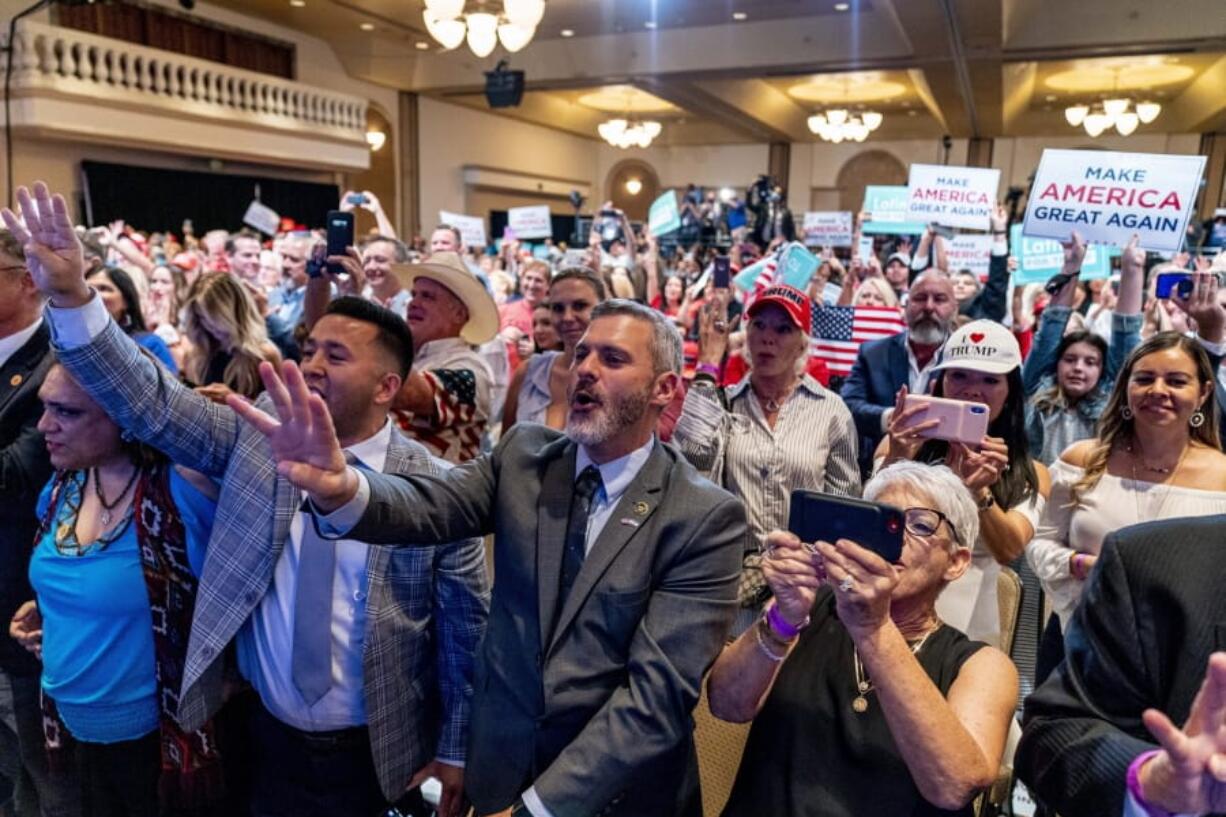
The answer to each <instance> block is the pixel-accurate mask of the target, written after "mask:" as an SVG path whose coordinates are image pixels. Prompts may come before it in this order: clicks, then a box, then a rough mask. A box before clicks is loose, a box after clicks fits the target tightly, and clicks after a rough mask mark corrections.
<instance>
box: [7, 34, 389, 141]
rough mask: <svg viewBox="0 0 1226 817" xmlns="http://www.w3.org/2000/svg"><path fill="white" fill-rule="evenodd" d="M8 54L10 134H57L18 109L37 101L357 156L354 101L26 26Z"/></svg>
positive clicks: (361, 117)
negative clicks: (297, 141) (285, 139)
mask: <svg viewBox="0 0 1226 817" xmlns="http://www.w3.org/2000/svg"><path fill="white" fill-rule="evenodd" d="M14 45H15V49H14V52H13V81H12V94H13V103H14V114H13V115H14V126H15V127H25V128H30V129H35V130H39V129H44V130H45V129H47V128H48V127H51V128H52V129H58V130H63V129H64V124H65V123H62V122H59V123H49V122H44V121H37V117H36V116H33V117H32V111H31V110H26V111H24V116H23V111H21V110H19V109H18V107H17V106H18V103H19V102H21V101H23V100H24V99H37V98H39V97H40V96H45V97H50V98H55V99H59V100H65V99H67V100H75V101H81V102H84V101H88V102H89V103H90V104H93V105H95V106H102V107H103V108H108V107H109V108H113V109H117V110H128V111H136V112H144V113H150V112H159V113H164V114H165V116H166V117H167V118H168V119H171V118H178V119H184V118H186V119H191V120H196V121H201V120H204V121H209V122H211V123H213V124H224V125H229V126H238V127H245V128H249V129H257V130H263V131H266V132H269V133H272V134H280V135H285V136H291V135H292V136H302V137H307V138H309V139H311V140H321V139H322V140H325V141H328V142H332V143H335V144H337V145H338V146H339V145H344V146H345V147H346V148H360V149H361V150H365V149H366V142H365V134H366V105H367V103H366V100H364V99H362V98H360V97H356V96H350V95H347V94H341V93H336V92H333V91H326V90H321V89H319V88H316V87H313V86H310V85H306V84H303V83H298V82H291V81H288V80H283V79H279V78H276V77H270V76H268V75H266V74H258V73H255V72H252V71H245V70H242V69H238V68H230V67H228V66H225V65H220V64H218V63H214V62H208V61H205V60H199V59H195V58H193V57H187V56H183V55H180V54H174V53H172V52H169V51H161V50H159V49H154V48H146V47H144V46H140V45H134V44H132V43H128V42H124V41H121V40H114V39H110V38H107V37H100V36H97V35H94V34H89V33H86V32H82V31H76V30H73V29H68V28H60V27H58V26H52V25H47V24H44V23H37V22H32V21H23V22H22V23H21V24H20V26H19V28H18V30H17V33H16V37H15V39H14ZM2 69H3V64H2V62H0V73H2ZM98 115H99V116H104V115H105V114H104V112H103V111H99V113H98ZM31 118H34V119H35V120H36V121H30V120H31ZM96 125H97V122H96V121H95V122H94V123H92V124H91V127H95V126H96ZM132 136H133V137H135V138H136V139H137V140H138V141H139V137H140V134H132ZM202 147H203V146H202ZM345 153H346V154H348V151H345ZM338 158H339V157H338ZM325 163H326V162H325ZM339 164H341V165H348V164H352V162H351V161H344V160H342V161H340V162H339Z"/></svg>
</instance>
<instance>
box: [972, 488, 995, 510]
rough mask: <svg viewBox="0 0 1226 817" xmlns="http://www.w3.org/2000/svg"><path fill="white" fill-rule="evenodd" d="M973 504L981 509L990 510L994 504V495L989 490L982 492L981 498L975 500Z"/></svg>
mask: <svg viewBox="0 0 1226 817" xmlns="http://www.w3.org/2000/svg"><path fill="white" fill-rule="evenodd" d="M975 504H976V505H977V506H978V507H979V510H981V511H990V510H992V506H993V505H995V504H996V497H995V496H993V495H992V492H991V491H990V490H989V491H986V492H984V495H983V498H981V499H977V500H975Z"/></svg>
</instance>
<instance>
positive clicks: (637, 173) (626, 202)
mask: <svg viewBox="0 0 1226 817" xmlns="http://www.w3.org/2000/svg"><path fill="white" fill-rule="evenodd" d="M658 195H660V179H659V177H658V176H656V171H655V170H654V169H653V168H652V167H651V165H649V164H647V163H646V162H644V161H643V160H642V159H624V160H622V161H620V162H618V163H617V164H615V165H614V166H613V169H612V170H610V171H609V176H608V178H607V179H606V181H605V199H606V200H607V201H612V202H613V206H614V207H617V208H618V209H620V210H623V211H624V212H625V213H626V216H627V217H628V218H629V219H630V220H631V221H646V220H647V211H648V209H649V208H650V207H651V203H652V202H653V201H655V199H656V197H657V196H658ZM591 206H592V207H593V208H596V207H599V206H600V202H591Z"/></svg>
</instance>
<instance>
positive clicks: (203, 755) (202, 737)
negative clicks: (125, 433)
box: [39, 464, 224, 812]
mask: <svg viewBox="0 0 1226 817" xmlns="http://www.w3.org/2000/svg"><path fill="white" fill-rule="evenodd" d="M171 467H172V466H170V465H166V464H162V465H157V466H154V467H152V468H147V469H145V470H144V472H143V473H142V474H141V476H140V478H139V479H138V480H137V482H136V493H135V496H134V497H133V499H132V503H133V523H134V524H135V526H136V541H137V544H138V546H139V548H140V558H141V568H142V570H143V571H144V575H145V588H146V589H147V591H148V593H149V612H150V613H151V614H152V616H153V652H154V662H155V667H156V671H157V686H158V706H159V708H160V710H161V717H160V732H161V747H162V774H161V780H160V784H159V789H160V796H161V801H162V805H163V808H164V809H168V810H171V811H176V812H181V811H185V812H195V811H204V810H206V809H207V808H208V807H209V805H210V804H213V803H216V802H218V801H220V800H221V798H222V796H223V794H224V789H223V786H222V779H221V763H220V761H219V759H218V754H217V745H216V743H215V742H214V738H213V728H212V725H211V724H210V723H206V724H205V725H204V726H203V727H201V728H200V729H199V730H197V731H195V732H184V731H183V730H182V729H180V728H179V725H178V723H177V722H176V721H175V717H174V716H175V712H176V711H177V709H178V705H179V689H180V688H181V685H182V682H183V666H184V663H185V662H186V659H187V639H188V635H189V634H190V633H191V624H192V612H193V610H194V609H195V606H196V586H197V582H196V577H195V576H194V575H193V574H192V571H191V567H190V565H189V564H188V560H187V536H186V531H185V530H184V527H183V519H182V518H181V517H180V516H179V510H178V508H177V507H176V506H175V503H174V498H173V497H172V496H171V493H170V469H171ZM70 477H71V473H70V472H63V471H61V472H58V473H57V474H56V476H55V484H54V486H53V487H52V491H51V500H50V502H48V503H47V511H46V514H45V515H44V517H43V520H42V530H41V531H40V533H39V538H40V539H41V538H42V536H44V535H45V534H46V532H47V531H49V530H52V529H53V526H54V524H55V517H56V509H57V506H58V505H59V497H60V493H61V490H62V488H63V487H64V485H65V483H66V482H67V481H68V479H69V478H70ZM43 715H44V718H43V724H44V736H45V738H46V741H47V748H48V750H49V751H51V752H52V753H54V752H55V750H59V749H63V748H64V747H65V746H66V745H67V744H68V741H69V740H70V738H71V735H70V733H69V731H68V729H67V728H65V727H64V725H63V723H62V721H60V718H59V715H58V713H57V712H56V710H55V702H54V701H52V700H51V699H50V698H48V697H47V696H46V695H44V696H43Z"/></svg>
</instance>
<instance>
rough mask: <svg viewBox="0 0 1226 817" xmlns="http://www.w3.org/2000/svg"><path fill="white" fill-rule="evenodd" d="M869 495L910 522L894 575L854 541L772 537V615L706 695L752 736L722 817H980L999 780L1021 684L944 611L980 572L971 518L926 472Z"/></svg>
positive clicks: (905, 471) (876, 485)
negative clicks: (988, 791)
mask: <svg viewBox="0 0 1226 817" xmlns="http://www.w3.org/2000/svg"><path fill="white" fill-rule="evenodd" d="M864 496H865V498H866V499H869V500H872V501H876V502H882V503H886V504H889V505H893V506H895V507H897V508H900V509H905V510H904V520H905V521H904V534H903V548H902V555H901V557H900V558H899V560H898V561H897V562H895V563H893V564H891V563H888V562H886V561H885V560H884V559H882V558H881V557H880V556H878V555H877V554H876V553H874V552H873V551H871V550H869V549H867V548H864V547H861V546H860V545H859V544H858V543H856V542H853V541H849V540H847V539H840V540H838V541H836V542H833V543H829V542H816V543H806V544H802V543H801V542H800V541H799V540H798V539H797V537H796V536H794V535H792V534H790V533H785V532H783V531H772V532H771V533H770V534H769V535H768V536H767V538H766V541H765V544H766V547H767V550H766V556H765V558H764V559H763V562H762V564H763V568H762V570H763V573H764V575H765V577H766V581H767V582H768V583H769V585H770V588H771V591H772V593H773V594H774V597H775V601H773V602H772V603H771V606H770V608H768V610H767V612H766V614H765V615H764V616H762V617H761V618H760V619H759V622H758V623H757V624H756V625H754V627H753V629H752V630H751V631H748V632H746V633H744V634H743V635H742V636H741V637H740V638H738V639H737V640H736V641H735V642H733V643H732V644H730V645H729V646H728V647H726V648H725V649H724V651H723V653H721V654H720V656H719V658H717V659H716V661H715V665H714V666H713V667H712V669H711V674H710V676H709V679H708V681H707V694H708V700H709V702H710V706H711V711H712V713H714V714H715V716H716V717H718V718H722V719H724V720H728V721H734V722H738V723H744V722H747V721H750V720H752V721H753V727H752V728H751V729H750V732H749V741H748V744H747V745H746V747H745V753H744V756H743V760H742V762H741V768H740V769H739V770H738V772H737V777H736V782H735V784H734V785H733V788H732V795H731V797H730V798H729V801H728V805H727V807H726V808H725V809H724V812H723V814H724V817H757V815H762V814H770V815H783V814H788V815H791V814H807V815H809V814H823V815H826V814H831V815H833V814H839V815H842V814H884V815H891V817H895V816H896V815H903V816H904V817H935V816H936V815H944V814H955V815H970V814H972V813H973V811H974V808H973V806H972V805H971V803H972V801H973V800H974V798H975V795H976V794H978V793H979V792H980V791H982V790H983V789H985V788H987V787H988V786H989V785H991V783H992V781H993V780H995V778H996V774H997V770H998V769H999V768H1000V760H1001V756H1002V754H1003V752H1004V746H1005V736H1006V734H1007V733H1008V729H1009V722H1010V720H1011V719H1012V714H1013V709H1014V707H1015V706H1016V704H1017V689H1018V680H1017V670H1015V669H1014V667H1013V664H1012V663H1011V662H1010V661H1009V659H1008V657H1007V656H1005V655H1004V654H1003V653H1001V652H1000V651H999V650H996V649H993V648H992V647H989V646H987V645H984V644H981V643H977V642H975V641H972V640H970V639H968V638H967V637H966V636H965V635H964V634H963V633H961V632H958V630H957V629H955V628H954V627H951V626H949V625H948V623H945V622H942V621H941V618H940V617H939V616H938V614H937V609H936V606H937V604H938V603H939V600H940V598H941V596H942V594H943V593H944V592H948V588H949V586H950V582H951V581H955V580H956V579H957V577H958V576H960V575H961V574H962V573H963V572H964V571H965V570H966V569H967V567H968V565H969V563H970V550H969V548H968V546H967V543H969V542H973V541H975V540H976V538H977V536H978V528H979V520H978V518H977V514H976V510H975V503H974V502H973V501H972V499H971V497H970V495H969V493H968V491H967V490H966V488H965V486H964V485H963V484H962V481H961V480H960V478H959V477H958V476H956V475H955V474H953V473H952V472H951V471H950V470H949V469H948V468H946V467H944V466H941V465H924V464H922V463H916V462H900V463H897V464H895V465H892V466H890V467H888V468H884V469H882V470H881V471H880V472H879V473H878V474H877V475H876V476H874V477H873V478H872V479H871V480H869V482H868V484H867V485H866V486H865V488H864Z"/></svg>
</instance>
